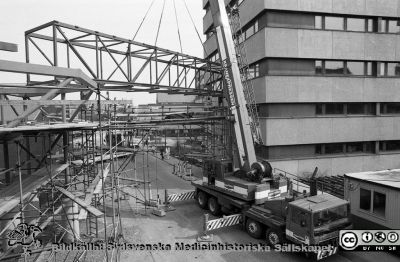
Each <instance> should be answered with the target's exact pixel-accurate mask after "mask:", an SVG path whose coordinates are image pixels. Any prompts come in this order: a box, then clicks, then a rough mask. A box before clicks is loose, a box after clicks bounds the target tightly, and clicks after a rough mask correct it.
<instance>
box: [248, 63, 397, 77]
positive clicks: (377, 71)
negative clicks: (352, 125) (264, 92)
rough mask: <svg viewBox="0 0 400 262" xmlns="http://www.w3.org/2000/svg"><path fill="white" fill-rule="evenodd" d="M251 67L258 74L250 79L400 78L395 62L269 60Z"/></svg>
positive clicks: (250, 74) (250, 75)
mask: <svg viewBox="0 0 400 262" xmlns="http://www.w3.org/2000/svg"><path fill="white" fill-rule="evenodd" d="M251 67H257V68H258V72H257V74H255V73H254V72H253V71H249V73H248V78H249V79H252V78H255V77H259V76H265V75H300V76H301V75H307V76H312V75H326V76H371V77H373V76H375V77H376V76H378V77H399V76H400V63H393V62H376V61H338V60H312V59H291V58H290V59H288V58H268V59H263V60H261V61H259V62H257V63H254V64H252V65H251Z"/></svg>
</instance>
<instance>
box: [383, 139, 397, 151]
mask: <svg viewBox="0 0 400 262" xmlns="http://www.w3.org/2000/svg"><path fill="white" fill-rule="evenodd" d="M385 143H386V151H393V150H400V141H399V140H391V141H385Z"/></svg>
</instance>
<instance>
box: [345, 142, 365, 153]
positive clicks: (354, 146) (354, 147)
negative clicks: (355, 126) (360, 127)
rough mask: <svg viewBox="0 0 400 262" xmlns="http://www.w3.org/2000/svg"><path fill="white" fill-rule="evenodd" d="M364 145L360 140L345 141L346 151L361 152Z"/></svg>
mask: <svg viewBox="0 0 400 262" xmlns="http://www.w3.org/2000/svg"><path fill="white" fill-rule="evenodd" d="M363 148H364V146H363V143H362V142H355V143H347V144H346V153H361V152H363V151H364V150H363Z"/></svg>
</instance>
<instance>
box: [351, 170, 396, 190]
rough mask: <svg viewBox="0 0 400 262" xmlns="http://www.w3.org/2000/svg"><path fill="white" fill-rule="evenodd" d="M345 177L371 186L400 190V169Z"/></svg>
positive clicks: (360, 173)
mask: <svg viewBox="0 0 400 262" xmlns="http://www.w3.org/2000/svg"><path fill="white" fill-rule="evenodd" d="M344 176H345V177H347V178H350V179H356V180H360V181H364V182H368V183H371V184H376V185H381V186H385V187H390V188H394V189H400V169H387V170H381V171H368V172H358V173H348V174H345V175H344Z"/></svg>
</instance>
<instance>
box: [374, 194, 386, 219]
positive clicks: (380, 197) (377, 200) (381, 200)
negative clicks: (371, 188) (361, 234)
mask: <svg viewBox="0 0 400 262" xmlns="http://www.w3.org/2000/svg"><path fill="white" fill-rule="evenodd" d="M385 210H386V195H385V194H382V193H379V192H374V205H373V212H374V214H377V215H378V216H382V217H385Z"/></svg>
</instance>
